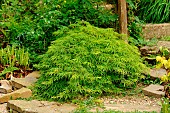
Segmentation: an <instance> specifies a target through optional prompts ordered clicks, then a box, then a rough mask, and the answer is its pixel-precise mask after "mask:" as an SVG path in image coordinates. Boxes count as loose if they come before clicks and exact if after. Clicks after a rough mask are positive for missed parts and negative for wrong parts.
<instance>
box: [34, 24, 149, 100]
mask: <svg viewBox="0 0 170 113" xmlns="http://www.w3.org/2000/svg"><path fill="white" fill-rule="evenodd" d="M54 35H56V38H57V40H56V41H54V42H53V43H52V45H51V46H50V47H49V49H48V51H47V52H46V53H45V54H44V55H42V56H40V57H39V58H40V59H41V61H40V62H39V64H38V65H35V67H36V68H37V69H39V70H40V71H41V74H42V76H41V77H40V79H39V80H38V82H37V83H36V85H35V89H34V93H35V96H39V97H40V98H44V99H48V100H72V99H79V98H86V97H90V96H101V95H109V94H114V93H119V92H120V91H121V90H123V89H126V88H133V87H134V86H135V85H136V83H137V81H138V80H139V79H140V78H141V77H142V73H145V72H146V71H147V68H146V66H145V65H144V64H143V63H142V60H141V58H140V54H139V52H138V49H137V48H136V47H135V46H131V45H129V44H127V43H126V42H125V41H124V40H122V39H121V37H122V35H120V34H118V33H116V32H114V31H113V29H102V28H97V27H94V26H92V25H90V24H89V23H87V22H79V23H78V24H72V25H70V26H69V27H66V28H64V29H62V30H60V31H57V32H54Z"/></svg>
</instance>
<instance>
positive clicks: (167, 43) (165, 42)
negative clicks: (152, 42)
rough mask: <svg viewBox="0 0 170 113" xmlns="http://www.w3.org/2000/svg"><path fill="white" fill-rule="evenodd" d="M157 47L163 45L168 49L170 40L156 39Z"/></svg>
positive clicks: (169, 48)
mask: <svg viewBox="0 0 170 113" xmlns="http://www.w3.org/2000/svg"><path fill="white" fill-rule="evenodd" d="M157 45H158V47H165V48H167V49H168V50H170V41H158V43H157Z"/></svg>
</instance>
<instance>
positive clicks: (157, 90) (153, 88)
mask: <svg viewBox="0 0 170 113" xmlns="http://www.w3.org/2000/svg"><path fill="white" fill-rule="evenodd" d="M163 90H164V86H161V85H156V84H155V85H154V84H151V85H149V86H148V87H146V88H143V93H144V94H145V95H147V96H153V97H157V98H161V97H163V96H165V92H164V91H163Z"/></svg>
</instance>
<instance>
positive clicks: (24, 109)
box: [7, 100, 76, 113]
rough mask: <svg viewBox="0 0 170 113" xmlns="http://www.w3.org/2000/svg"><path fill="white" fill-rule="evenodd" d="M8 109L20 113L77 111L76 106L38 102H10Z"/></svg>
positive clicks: (67, 112) (64, 112)
mask: <svg viewBox="0 0 170 113" xmlns="http://www.w3.org/2000/svg"><path fill="white" fill-rule="evenodd" d="M42 103H45V104H42ZM7 108H8V109H12V110H15V111H17V112H19V113H70V112H71V111H73V110H75V109H76V106H75V105H71V104H63V105H62V104H58V103H56V102H45V101H37V100H32V101H25V100H10V101H8V103H7Z"/></svg>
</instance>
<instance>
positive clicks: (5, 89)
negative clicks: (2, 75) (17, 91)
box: [0, 80, 12, 94]
mask: <svg viewBox="0 0 170 113" xmlns="http://www.w3.org/2000/svg"><path fill="white" fill-rule="evenodd" d="M10 92H12V85H11V83H10V82H9V81H8V80H0V93H4V94H6V93H10Z"/></svg>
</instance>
